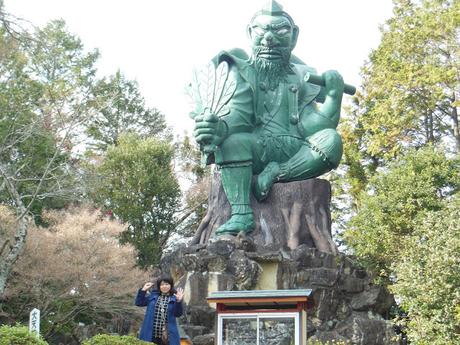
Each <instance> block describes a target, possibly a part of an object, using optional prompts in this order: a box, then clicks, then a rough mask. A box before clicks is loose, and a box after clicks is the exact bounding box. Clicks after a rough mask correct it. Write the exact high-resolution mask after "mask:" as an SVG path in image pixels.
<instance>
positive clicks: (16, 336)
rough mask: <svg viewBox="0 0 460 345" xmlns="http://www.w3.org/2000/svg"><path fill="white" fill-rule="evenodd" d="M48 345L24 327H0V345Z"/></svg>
mask: <svg viewBox="0 0 460 345" xmlns="http://www.w3.org/2000/svg"><path fill="white" fill-rule="evenodd" d="M12 344H14V345H48V343H47V342H46V341H44V340H43V339H42V338H41V337H40V338H38V337H37V336H36V335H35V334H30V333H29V329H28V328H27V327H24V326H7V325H3V326H0V345H12Z"/></svg>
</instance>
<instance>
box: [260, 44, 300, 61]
mask: <svg viewBox="0 0 460 345" xmlns="http://www.w3.org/2000/svg"><path fill="white" fill-rule="evenodd" d="M265 54H269V55H279V56H280V57H281V59H282V60H284V61H286V60H289V57H290V55H291V49H290V48H286V47H265V46H255V47H253V55H254V57H256V58H262V59H263V55H265Z"/></svg>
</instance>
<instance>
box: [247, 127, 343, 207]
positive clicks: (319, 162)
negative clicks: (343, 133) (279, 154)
mask: <svg viewBox="0 0 460 345" xmlns="http://www.w3.org/2000/svg"><path fill="white" fill-rule="evenodd" d="M341 156H342V139H341V138H340V136H339V134H338V133H337V132H336V131H335V130H333V129H324V130H322V131H319V132H317V133H315V134H313V135H312V136H310V137H308V138H307V140H306V141H305V143H304V144H303V145H302V146H301V148H300V149H299V151H297V153H296V154H295V155H294V156H293V157H291V158H290V159H289V160H287V161H286V162H284V163H280V164H278V163H276V162H271V163H269V164H268V165H267V166H266V167H265V169H264V170H263V171H262V172H261V173H260V175H259V176H258V178H257V180H256V183H255V185H254V195H255V197H256V198H257V200H259V201H262V200H263V199H265V198H266V197H267V196H268V193H269V191H270V188H271V187H272V185H273V184H274V183H275V182H278V181H280V182H289V181H300V180H306V179H309V178H314V177H317V176H320V175H322V174H324V173H326V172H328V171H330V170H332V169H335V168H336V167H337V166H338V164H339V161H340V158H341Z"/></svg>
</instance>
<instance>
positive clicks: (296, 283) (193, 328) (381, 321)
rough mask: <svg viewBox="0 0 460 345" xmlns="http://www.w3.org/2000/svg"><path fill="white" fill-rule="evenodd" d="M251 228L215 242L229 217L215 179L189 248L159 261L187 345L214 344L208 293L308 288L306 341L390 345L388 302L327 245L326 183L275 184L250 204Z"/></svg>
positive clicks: (389, 299)
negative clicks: (180, 296)
mask: <svg viewBox="0 0 460 345" xmlns="http://www.w3.org/2000/svg"><path fill="white" fill-rule="evenodd" d="M251 203H252V207H253V209H254V214H255V218H256V229H255V230H254V231H253V232H252V233H249V234H246V235H244V234H242V233H240V234H239V235H238V236H231V235H225V236H219V237H216V236H215V235H214V232H215V230H216V229H217V227H218V226H219V225H220V224H222V223H224V222H225V221H226V220H227V219H228V217H229V216H230V206H229V205H228V202H227V200H226V197H225V194H224V193H223V190H222V187H221V184H220V180H219V179H218V178H214V181H213V185H212V191H211V194H210V199H209V208H210V212H209V213H208V214H207V216H206V217H205V219H204V220H203V222H202V224H201V225H200V228H199V231H198V232H197V234H196V236H195V238H194V243H192V244H190V245H188V246H186V247H182V248H180V249H177V250H176V251H174V252H173V253H170V254H168V255H165V256H164V257H163V258H162V260H161V267H160V268H161V271H162V272H168V273H170V274H171V275H172V276H173V278H174V279H175V281H177V282H178V283H179V284H180V285H181V286H183V287H185V297H184V301H185V303H186V314H185V316H184V317H183V318H182V320H181V325H182V328H183V329H184V331H185V332H186V333H187V334H188V336H189V337H191V338H192V341H193V344H194V345H213V344H214V340H215V339H214V338H215V337H214V332H215V310H214V309H213V308H212V307H210V306H209V305H208V303H207V300H206V297H207V296H208V295H209V293H210V292H213V291H226V290H256V289H257V290H281V289H312V291H313V292H312V296H311V301H312V302H313V307H312V309H309V310H308V312H307V315H308V317H307V336H308V338H309V339H311V340H321V341H331V340H336V341H339V340H342V341H346V343H347V344H366V345H373V344H376V345H377V344H379V345H383V344H395V342H394V341H393V340H392V338H393V337H394V336H395V333H394V331H393V328H392V326H391V324H390V322H389V321H387V320H386V318H387V317H389V315H388V313H389V309H390V307H391V306H392V305H393V303H394V300H393V298H392V296H391V295H389V294H388V293H387V292H386V291H385V290H384V289H383V288H381V287H379V286H376V285H373V284H372V283H371V278H370V277H369V276H368V275H367V274H366V272H365V271H364V270H362V269H361V268H359V267H357V266H356V265H355V264H354V263H353V261H352V259H351V258H349V257H347V256H345V255H343V254H340V253H338V251H337V249H336V247H335V245H334V244H333V241H332V238H331V218H330V211H329V203H330V185H329V182H327V181H326V180H321V179H312V180H307V181H301V182H290V183H285V184H275V185H274V186H273V188H272V190H271V191H270V195H269V197H268V199H267V200H265V201H264V202H261V203H259V202H257V201H256V200H254V199H252V200H251Z"/></svg>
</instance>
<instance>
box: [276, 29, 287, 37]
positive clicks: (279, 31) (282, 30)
mask: <svg viewBox="0 0 460 345" xmlns="http://www.w3.org/2000/svg"><path fill="white" fill-rule="evenodd" d="M288 32H289V30H288V29H286V28H281V29H278V30H276V33H277V34H278V35H286V34H287V33H288Z"/></svg>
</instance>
